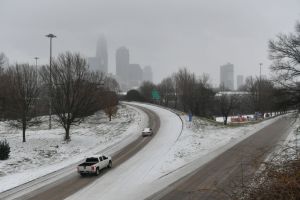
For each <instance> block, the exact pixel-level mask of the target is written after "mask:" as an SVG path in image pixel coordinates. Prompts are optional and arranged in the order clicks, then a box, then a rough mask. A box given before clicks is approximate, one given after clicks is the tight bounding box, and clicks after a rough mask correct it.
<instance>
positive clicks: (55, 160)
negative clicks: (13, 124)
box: [0, 105, 148, 192]
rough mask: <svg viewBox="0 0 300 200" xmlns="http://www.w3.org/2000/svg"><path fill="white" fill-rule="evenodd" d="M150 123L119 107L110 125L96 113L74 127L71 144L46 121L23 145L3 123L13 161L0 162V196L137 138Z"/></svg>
mask: <svg viewBox="0 0 300 200" xmlns="http://www.w3.org/2000/svg"><path fill="white" fill-rule="evenodd" d="M147 123H148V117H147V115H146V114H145V113H144V112H142V111H140V110H139V109H136V108H135V107H132V106H124V105H120V106H119V110H118V114H117V116H116V117H114V118H113V119H112V121H111V122H109V121H108V118H107V117H106V116H105V114H104V113H103V112H97V113H95V114H94V115H92V116H90V117H87V118H86V119H85V121H84V122H83V123H82V124H80V125H79V126H76V127H73V128H72V129H71V141H70V142H68V143H66V142H64V141H63V137H64V130H63V129H62V128H61V127H59V126H58V124H54V126H53V127H54V128H53V129H52V130H48V129H47V128H48V126H47V121H46V118H45V122H43V123H42V124H41V125H40V126H39V127H33V128H30V129H29V130H28V131H27V132H26V139H27V142H25V143H23V142H22V135H21V132H20V131H19V130H15V129H11V128H10V127H9V126H8V125H7V123H5V122H0V140H3V139H6V140H7V141H8V142H9V145H10V147H11V153H10V158H9V159H8V160H5V161H0V192H2V191H5V190H7V189H10V188H12V187H15V186H18V185H20V184H23V183H25V182H28V181H30V180H33V179H36V178H38V177H41V176H43V175H46V174H49V173H51V172H53V171H56V170H59V169H61V168H64V167H66V166H68V165H70V164H73V163H76V162H78V161H80V160H82V159H83V158H84V157H85V156H87V155H90V154H95V153H97V152H99V151H102V150H103V149H105V148H108V147H110V146H113V145H116V144H118V143H121V142H122V141H123V140H124V139H125V138H126V140H127V139H128V138H129V137H132V138H134V137H137V136H139V134H140V132H141V130H142V129H143V128H144V127H145V126H146V125H147Z"/></svg>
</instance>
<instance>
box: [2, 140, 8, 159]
mask: <svg viewBox="0 0 300 200" xmlns="http://www.w3.org/2000/svg"><path fill="white" fill-rule="evenodd" d="M9 153H10V147H9V144H8V142H7V141H6V140H4V141H0V160H6V159H8V157H9Z"/></svg>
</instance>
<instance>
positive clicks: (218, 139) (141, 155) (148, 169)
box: [68, 103, 277, 200]
mask: <svg viewBox="0 0 300 200" xmlns="http://www.w3.org/2000/svg"><path fill="white" fill-rule="evenodd" d="M136 104H137V103H136ZM138 105H141V104H138ZM141 106H144V107H146V108H148V109H151V110H153V111H154V112H156V113H157V114H158V115H159V116H160V120H161V127H160V129H159V131H158V133H157V135H156V136H155V137H154V138H153V140H151V141H150V143H149V144H148V145H147V146H146V147H145V148H143V149H142V150H141V151H140V152H138V153H137V154H136V155H135V156H134V157H132V158H131V159H129V160H128V161H126V162H125V163H123V164H122V165H120V166H119V167H118V168H116V169H113V170H111V171H109V172H107V173H106V174H105V175H104V176H102V177H101V178H100V179H97V180H96V181H95V182H94V183H92V184H91V185H90V186H88V187H86V188H84V189H82V190H81V191H79V192H78V193H76V194H74V195H72V196H71V197H69V198H68V200H77V199H78V200H79V199H99V198H100V199H106V200H117V199H131V200H134V199H145V198H146V197H148V196H149V195H151V194H153V193H155V192H157V191H159V190H161V189H162V188H164V187H166V186H168V185H169V184H171V183H172V182H174V181H176V180H178V179H179V178H181V177H183V176H185V175H186V174H188V173H190V172H192V171H193V170H195V169H197V168H198V167H200V166H201V165H203V164H205V163H206V162H207V161H209V160H210V159H212V158H214V157H216V156H217V155H219V154H221V153H222V152H224V151H225V150H226V149H229V148H230V147H232V146H233V145H234V144H236V143H238V142H239V141H241V140H242V139H244V138H246V137H248V136H250V135H251V134H253V133H255V132H257V131H258V130H260V129H261V128H263V127H265V126H267V125H269V124H271V123H273V122H274V121H276V120H277V119H276V118H275V119H269V120H267V121H263V122H261V123H259V124H254V125H244V126H240V127H235V128H233V127H225V126H222V125H220V124H218V123H213V122H209V121H204V120H201V119H200V118H197V117H194V118H193V121H192V122H188V121H187V119H188V117H187V116H186V115H180V118H181V119H180V118H179V117H178V116H177V115H176V114H174V113H172V112H171V111H169V110H166V109H163V108H160V107H156V106H153V105H141ZM181 120H182V121H183V131H182V132H181V130H182V123H181Z"/></svg>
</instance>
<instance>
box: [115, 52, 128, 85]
mask: <svg viewBox="0 0 300 200" xmlns="http://www.w3.org/2000/svg"><path fill="white" fill-rule="evenodd" d="M128 66H129V50H128V49H127V48H126V47H120V48H118V49H117V51H116V74H117V77H118V80H119V82H125V83H126V82H127V81H128Z"/></svg>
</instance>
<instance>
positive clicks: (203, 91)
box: [193, 74, 215, 117]
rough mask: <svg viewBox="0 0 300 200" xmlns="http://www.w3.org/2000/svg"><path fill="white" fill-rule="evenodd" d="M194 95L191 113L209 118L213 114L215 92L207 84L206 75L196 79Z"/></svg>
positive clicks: (207, 77) (207, 78)
mask: <svg viewBox="0 0 300 200" xmlns="http://www.w3.org/2000/svg"><path fill="white" fill-rule="evenodd" d="M194 93H195V104H194V108H193V112H194V113H195V115H198V116H201V117H210V116H211V115H212V112H213V106H214V104H213V103H214V96H215V92H214V91H213V89H212V87H211V85H210V84H209V76H208V75H207V74H203V75H202V76H200V77H199V78H198V80H197V82H196V86H195V91H194Z"/></svg>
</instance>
